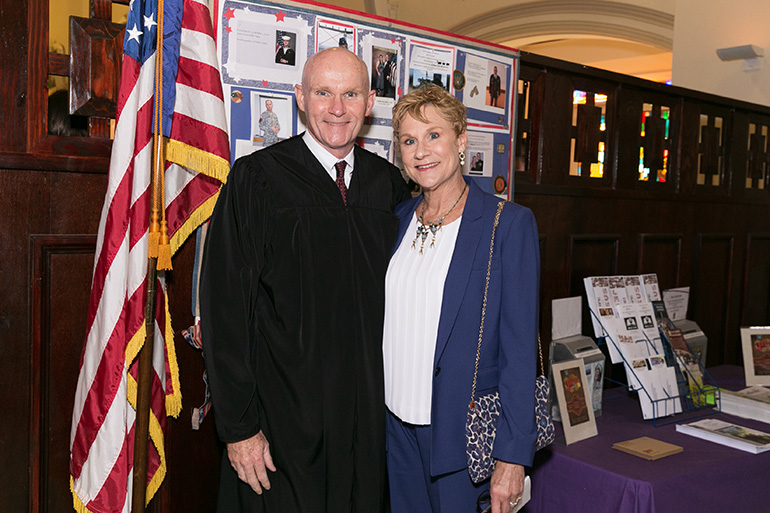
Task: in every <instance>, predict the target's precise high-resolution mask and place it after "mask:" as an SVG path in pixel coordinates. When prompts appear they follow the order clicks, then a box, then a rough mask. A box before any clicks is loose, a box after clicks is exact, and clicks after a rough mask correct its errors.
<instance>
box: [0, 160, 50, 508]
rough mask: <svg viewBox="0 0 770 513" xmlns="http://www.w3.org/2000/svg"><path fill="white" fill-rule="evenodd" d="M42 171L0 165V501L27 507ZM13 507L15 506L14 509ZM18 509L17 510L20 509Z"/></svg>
mask: <svg viewBox="0 0 770 513" xmlns="http://www.w3.org/2000/svg"><path fill="white" fill-rule="evenodd" d="M47 198H48V188H47V185H46V181H45V175H44V174H43V173H19V172H16V171H9V170H2V169H0V283H2V292H0V366H1V367H0V368H1V371H0V390H3V391H5V393H4V394H3V400H2V405H3V406H2V408H3V420H2V421H0V444H2V445H1V446H0V450H1V451H2V462H3V464H2V465H0V504H8V505H11V506H12V507H11V508H10V509H8V511H26V509H27V508H26V507H24V508H21V506H22V505H25V504H26V503H27V498H28V490H29V474H28V468H27V467H28V466H27V463H28V461H29V454H28V450H29V448H30V444H29V429H28V427H29V425H28V423H29V401H30V390H29V384H30V379H31V377H30V375H29V362H30V358H31V352H30V351H31V349H30V324H31V321H30V318H29V296H30V289H29V268H30V267H29V234H30V233H46V232H47V231H48V230H47V219H46V216H45V215H43V214H42V213H41V207H43V206H44V205H46V204H47V203H48V201H47ZM13 506H15V507H13ZM20 508H21V509H20Z"/></svg>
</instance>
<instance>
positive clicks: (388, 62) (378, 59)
mask: <svg viewBox="0 0 770 513" xmlns="http://www.w3.org/2000/svg"><path fill="white" fill-rule="evenodd" d="M397 58H398V52H397V51H394V50H391V49H389V48H382V47H379V46H372V57H371V61H370V62H369V63H368V64H369V69H371V70H372V78H371V90H372V91H374V92H375V94H376V95H377V97H378V98H383V97H384V98H390V99H391V100H395V98H396V86H397V85H398V82H397V75H396V72H397V70H398V64H397V61H396V59H397Z"/></svg>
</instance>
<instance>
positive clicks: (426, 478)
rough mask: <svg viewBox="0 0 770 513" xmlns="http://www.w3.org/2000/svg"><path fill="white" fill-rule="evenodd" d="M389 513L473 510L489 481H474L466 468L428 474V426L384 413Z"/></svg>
mask: <svg viewBox="0 0 770 513" xmlns="http://www.w3.org/2000/svg"><path fill="white" fill-rule="evenodd" d="M386 425H387V446H388V459H387V461H388V480H389V483H390V510H391V513H431V512H432V513H473V512H474V511H476V499H477V498H478V496H479V495H480V494H481V493H482V492H483V491H484V490H488V489H489V480H487V481H484V482H483V483H481V484H479V485H475V484H473V482H472V481H471V478H470V476H469V475H468V469H466V468H463V469H460V470H458V471H456V472H450V473H448V474H442V475H440V476H431V475H430V439H431V428H430V426H415V425H413V424H407V423H406V422H402V421H401V419H399V418H398V417H396V416H395V415H393V414H392V413H390V412H388V414H387V424H386Z"/></svg>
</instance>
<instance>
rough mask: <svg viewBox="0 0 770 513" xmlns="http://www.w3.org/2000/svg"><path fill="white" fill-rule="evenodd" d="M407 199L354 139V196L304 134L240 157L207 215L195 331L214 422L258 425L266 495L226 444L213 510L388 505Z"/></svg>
mask: <svg viewBox="0 0 770 513" xmlns="http://www.w3.org/2000/svg"><path fill="white" fill-rule="evenodd" d="M408 197H409V194H408V191H407V188H406V184H405V183H404V180H403V179H402V178H401V175H400V173H399V171H398V169H396V168H395V167H394V166H392V165H391V164H389V163H388V162H387V161H385V160H384V159H381V158H380V157H377V156H375V155H373V154H371V153H369V152H367V151H365V150H362V149H361V148H359V147H356V148H355V168H354V171H353V176H352V179H351V183H350V187H349V190H348V194H347V201H348V204H347V206H346V205H345V204H344V203H343V202H342V197H341V195H340V192H339V190H338V189H337V186H336V184H335V183H334V181H333V180H332V179H331V177H330V176H329V174H328V173H327V172H326V171H325V170H324V169H323V168H322V166H321V164H320V163H319V162H318V160H317V159H316V158H315V157H314V156H313V154H312V153H311V152H310V150H309V149H308V148H307V146H306V145H305V143H304V142H303V141H302V139H301V137H299V136H298V137H294V138H291V139H288V140H286V141H283V142H281V143H278V144H275V145H273V146H270V147H269V148H266V149H264V150H261V151H258V152H255V153H253V154H251V155H249V156H246V157H243V158H240V159H238V160H237V161H236V163H235V164H234V166H233V168H232V171H231V173H230V176H229V178H228V181H227V184H226V185H225V186H224V187H223V188H222V191H221V193H220V197H219V200H218V201H217V205H216V207H215V209H214V213H213V215H212V217H211V224H210V227H209V231H208V235H207V240H206V250H205V253H204V259H203V266H202V275H201V291H200V296H201V328H202V330H203V333H202V339H203V345H204V356H205V361H206V369H207V372H208V380H209V385H210V387H211V394H212V401H213V410H214V414H215V422H216V427H217V432H218V434H219V436H220V438H221V439H222V440H223V441H224V442H236V441H240V440H244V439H246V438H249V437H251V436H253V435H255V434H256V433H257V432H258V431H259V430H260V429H261V430H262V431H263V432H264V434H265V436H266V438H267V440H268V442H269V443H270V450H271V453H272V456H273V461H274V463H275V465H276V467H277V469H278V470H277V472H274V473H273V472H269V471H268V474H269V478H270V483H271V489H270V490H267V491H264V492H263V494H262V495H261V496H259V495H257V494H256V493H254V492H253V491H252V490H251V488H250V487H249V486H248V485H247V484H246V483H244V482H242V481H240V480H239V479H238V476H237V474H236V473H235V471H234V470H233V469H232V467H231V466H230V464H229V461H228V460H227V455H226V454H225V455H224V459H223V464H222V475H221V478H220V491H219V494H220V496H219V506H218V509H219V511H222V512H224V511H226V512H228V513H229V512H237V511H244V512H246V511H248V512H252V511H258V512H263V511H264V512H270V513H272V512H281V513H292V512H300V511H301V512H303V513H313V512H329V513H344V512H367V513H369V512H379V511H382V509H383V503H384V482H385V458H384V456H385V454H384V453H385V442H384V439H385V435H384V423H385V420H384V415H385V411H384V391H383V371H382V323H383V310H384V280H385V271H386V269H387V264H388V260H389V259H390V255H391V253H392V250H393V245H394V241H395V236H396V228H397V220H396V218H395V216H394V214H393V207H394V205H395V204H396V203H397V202H399V201H401V200H403V199H406V198H408Z"/></svg>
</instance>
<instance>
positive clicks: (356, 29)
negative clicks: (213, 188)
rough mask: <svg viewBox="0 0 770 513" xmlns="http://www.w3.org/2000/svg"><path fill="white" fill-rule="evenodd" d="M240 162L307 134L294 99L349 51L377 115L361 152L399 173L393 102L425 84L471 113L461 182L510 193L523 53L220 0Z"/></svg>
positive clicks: (348, 18)
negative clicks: (329, 58)
mask: <svg viewBox="0 0 770 513" xmlns="http://www.w3.org/2000/svg"><path fill="white" fill-rule="evenodd" d="M215 30H216V32H217V40H218V48H219V52H220V54H219V56H220V63H221V72H222V82H223V85H224V93H225V98H226V99H228V98H229V101H226V105H227V106H228V108H227V115H228V126H229V130H230V145H231V154H232V155H233V160H235V159H236V158H238V157H240V156H243V155H248V154H250V153H252V152H254V151H258V150H260V149H262V148H264V147H266V146H269V145H271V144H274V143H275V142H277V141H280V140H282V139H285V138H288V137H291V136H293V135H296V134H299V133H301V132H303V131H304V130H305V124H304V121H303V116H304V114H302V113H301V112H300V111H299V109H298V108H297V105H296V101H295V98H294V85H295V84H298V83H300V81H301V77H302V67H303V65H304V63H305V61H306V59H307V58H308V57H309V56H311V55H313V54H314V53H316V52H318V51H320V50H323V49H326V48H330V47H333V46H344V47H346V48H347V49H348V50H350V51H352V52H354V53H355V54H356V55H358V56H359V57H360V58H361V59H363V61H364V62H365V63H366V65H367V67H368V69H369V73H370V76H371V88H372V89H374V90H376V91H377V93H376V94H377V97H376V101H375V105H374V108H373V109H372V112H371V114H370V116H369V117H368V118H367V120H366V122H365V124H364V127H363V129H362V131H361V134H360V137H359V144H360V145H361V146H363V147H364V148H366V149H368V150H370V151H372V152H374V153H377V154H379V155H380V156H382V157H384V158H386V159H388V160H389V161H391V162H393V163H394V164H396V165H397V166H399V167H400V168H401V167H402V166H400V162H399V160H398V155H397V152H396V148H395V144H394V142H393V132H392V128H391V112H392V108H393V105H394V104H395V102H396V101H397V100H398V99H399V98H400V97H401V96H402V95H404V94H406V93H408V92H409V91H411V90H412V89H414V88H415V87H419V86H420V85H421V84H422V83H424V82H433V83H436V84H438V85H440V86H441V87H443V88H445V89H446V90H447V91H449V92H450V93H452V94H453V95H455V97H457V98H458V99H459V100H460V101H462V102H463V103H464V104H465V106H466V107H467V108H468V147H467V150H466V155H467V157H466V160H465V165H464V167H463V174H465V175H468V176H471V177H473V178H474V179H475V180H476V182H477V183H478V185H479V186H481V188H482V189H483V190H485V191H487V192H490V193H493V194H497V195H498V196H500V197H504V198H507V199H511V198H512V195H513V190H512V182H511V176H512V173H511V170H512V162H513V155H514V154H515V152H514V151H513V144H514V142H515V138H514V137H513V135H514V134H515V121H516V111H515V110H516V94H517V90H518V87H517V80H518V71H519V68H518V66H519V54H518V52H517V51H516V50H513V49H509V48H505V47H502V46H498V45H493V44H490V43H484V42H480V41H475V40H471V39H465V38H461V37H460V36H453V35H451V34H447V33H443V32H437V31H433V30H431V29H427V28H422V27H416V26H413V25H407V24H401V23H399V22H397V21H394V20H387V19H384V18H379V17H372V16H369V15H367V14H364V13H360V12H357V11H350V10H342V9H339V8H336V7H333V6H328V5H325V4H319V3H304V2H303V3H299V2H265V1H257V0H255V1H251V0H220V1H219V5H218V18H217V19H216V20H215Z"/></svg>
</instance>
